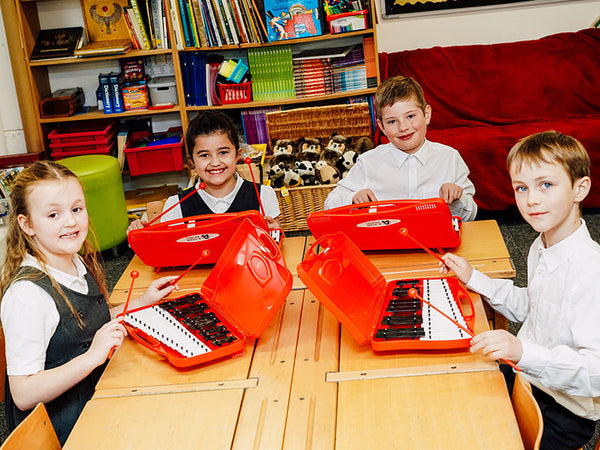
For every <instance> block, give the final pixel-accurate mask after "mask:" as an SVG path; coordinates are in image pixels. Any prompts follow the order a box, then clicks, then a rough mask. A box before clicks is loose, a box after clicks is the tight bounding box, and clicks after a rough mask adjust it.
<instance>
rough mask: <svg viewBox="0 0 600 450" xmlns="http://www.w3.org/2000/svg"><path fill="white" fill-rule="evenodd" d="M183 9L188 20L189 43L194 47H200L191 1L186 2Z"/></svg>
mask: <svg viewBox="0 0 600 450" xmlns="http://www.w3.org/2000/svg"><path fill="white" fill-rule="evenodd" d="M185 8H186V13H187V17H188V20H189V28H190V41H191V42H192V45H193V46H194V47H196V48H197V47H200V37H199V36H198V28H196V18H195V17H194V10H193V7H192V4H191V0H186V2H185Z"/></svg>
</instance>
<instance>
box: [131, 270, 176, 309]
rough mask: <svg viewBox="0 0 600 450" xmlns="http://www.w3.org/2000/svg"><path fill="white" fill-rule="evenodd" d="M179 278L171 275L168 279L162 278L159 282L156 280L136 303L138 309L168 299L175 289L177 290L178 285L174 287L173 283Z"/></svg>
mask: <svg viewBox="0 0 600 450" xmlns="http://www.w3.org/2000/svg"><path fill="white" fill-rule="evenodd" d="M176 279H177V276H175V275H171V276H168V277H162V278H159V279H157V280H154V281H153V282H152V283H150V286H148V289H146V292H144V293H143V294H142V295H141V296H140V297H139V298H138V299H137V302H136V305H137V307H140V306H147V305H152V304H154V303H156V302H158V301H159V300H160V299H162V298H163V297H166V296H167V295H169V294H170V293H171V292H173V291H174V290H175V289H177V285H176V284H175V285H172V284H171V282H172V281H174V280H176Z"/></svg>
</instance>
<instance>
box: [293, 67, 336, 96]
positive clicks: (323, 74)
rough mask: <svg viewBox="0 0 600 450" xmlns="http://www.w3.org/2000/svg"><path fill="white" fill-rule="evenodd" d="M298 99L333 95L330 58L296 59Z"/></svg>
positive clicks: (295, 76) (295, 82) (295, 79)
mask: <svg viewBox="0 0 600 450" xmlns="http://www.w3.org/2000/svg"><path fill="white" fill-rule="evenodd" d="M294 84H295V87H296V97H314V96H319V95H328V94H333V78H332V69H331V59H330V58H322V59H319V58H316V59H301V60H298V59H294Z"/></svg>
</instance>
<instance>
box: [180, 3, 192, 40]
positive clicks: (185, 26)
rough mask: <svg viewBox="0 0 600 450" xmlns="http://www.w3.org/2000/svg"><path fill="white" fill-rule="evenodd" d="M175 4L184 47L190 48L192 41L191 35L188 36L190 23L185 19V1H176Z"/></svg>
mask: <svg viewBox="0 0 600 450" xmlns="http://www.w3.org/2000/svg"><path fill="white" fill-rule="evenodd" d="M177 3H178V5H179V17H180V19H181V29H182V30H183V38H184V40H185V46H186V47H191V46H192V40H191V35H190V28H189V25H190V22H189V20H188V17H187V13H186V9H187V8H186V6H185V0H177Z"/></svg>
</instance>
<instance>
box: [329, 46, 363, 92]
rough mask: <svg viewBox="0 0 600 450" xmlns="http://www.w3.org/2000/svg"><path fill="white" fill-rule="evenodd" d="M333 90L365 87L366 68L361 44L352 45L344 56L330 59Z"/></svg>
mask: <svg viewBox="0 0 600 450" xmlns="http://www.w3.org/2000/svg"><path fill="white" fill-rule="evenodd" d="M332 68H333V89H334V91H335V92H346V91H354V90H357V89H366V88H367V68H366V65H365V56H364V52H363V48H362V46H357V47H353V48H352V50H350V52H348V54H347V55H346V56H344V57H341V58H335V59H334V60H333V61H332Z"/></svg>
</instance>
